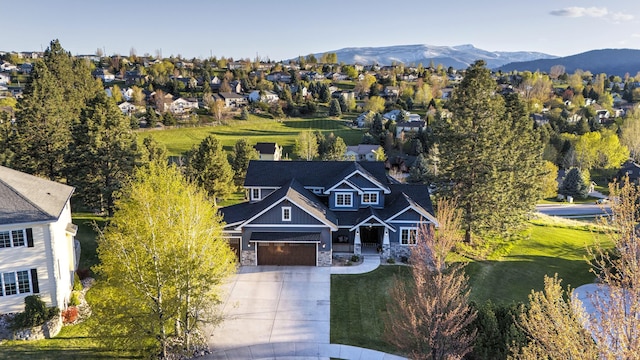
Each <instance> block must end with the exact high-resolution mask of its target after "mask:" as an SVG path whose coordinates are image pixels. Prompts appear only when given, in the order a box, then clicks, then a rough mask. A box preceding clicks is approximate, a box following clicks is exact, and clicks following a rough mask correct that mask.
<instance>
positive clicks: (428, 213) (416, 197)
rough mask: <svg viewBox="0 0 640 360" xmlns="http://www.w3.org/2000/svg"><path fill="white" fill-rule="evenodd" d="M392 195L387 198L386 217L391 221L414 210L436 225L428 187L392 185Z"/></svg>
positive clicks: (386, 219)
mask: <svg viewBox="0 0 640 360" xmlns="http://www.w3.org/2000/svg"><path fill="white" fill-rule="evenodd" d="M389 187H390V188H391V195H389V196H387V198H386V203H385V208H384V217H385V221H390V220H393V219H395V218H396V217H398V216H400V215H401V214H403V213H404V212H406V211H408V210H414V211H416V212H417V213H419V214H420V215H421V216H423V217H425V218H426V219H428V220H429V221H431V222H433V223H434V224H436V226H437V224H438V222H437V220H436V218H435V217H434V216H433V204H432V203H431V197H430V195H429V190H428V187H427V186H424V185H410V184H391V185H389Z"/></svg>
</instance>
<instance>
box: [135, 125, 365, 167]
mask: <svg viewBox="0 0 640 360" xmlns="http://www.w3.org/2000/svg"><path fill="white" fill-rule="evenodd" d="M304 130H312V131H316V130H319V131H321V132H322V133H325V134H328V133H331V132H333V133H334V134H335V135H336V136H339V137H341V138H342V139H343V140H344V141H345V143H347V145H356V144H358V143H360V140H361V139H362V134H363V133H364V132H363V131H362V130H358V129H352V128H350V127H348V126H347V121H345V120H340V119H326V118H323V119H318V118H314V119H301V118H293V119H289V120H284V121H282V122H277V121H275V120H273V119H266V118H262V117H259V116H253V115H251V116H250V118H249V120H229V122H228V125H220V126H205V127H195V128H179V129H169V130H150V131H141V132H140V133H139V140H140V141H142V139H143V138H145V137H147V136H152V137H153V138H155V139H156V140H157V141H158V142H159V143H161V144H164V145H165V146H166V147H167V150H168V151H169V155H181V154H183V153H184V152H185V151H187V150H189V149H191V147H192V146H193V145H194V144H198V143H200V141H202V139H204V138H205V137H207V136H209V135H215V136H216V137H218V139H219V140H220V141H221V142H222V145H223V146H224V149H225V150H227V151H231V149H232V148H233V145H234V144H235V142H236V141H238V139H241V138H245V139H247V140H248V141H249V142H250V143H252V144H255V143H257V142H277V143H278V144H279V145H281V146H283V147H284V151H283V152H284V154H283V155H285V154H288V155H289V157H290V158H293V157H294V156H293V154H292V151H293V145H294V143H295V139H296V136H297V135H298V134H299V133H300V132H301V131H304Z"/></svg>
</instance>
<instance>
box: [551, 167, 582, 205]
mask: <svg viewBox="0 0 640 360" xmlns="http://www.w3.org/2000/svg"><path fill="white" fill-rule="evenodd" d="M588 193H589V188H588V187H587V184H586V183H585V181H584V177H583V176H582V172H581V171H580V170H579V169H578V168H571V169H570V170H569V172H568V173H567V175H565V177H564V179H563V180H562V185H560V188H559V189H558V194H562V195H564V196H572V197H574V198H576V199H586V198H587V194H588Z"/></svg>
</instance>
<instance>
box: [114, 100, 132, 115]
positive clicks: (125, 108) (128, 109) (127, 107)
mask: <svg viewBox="0 0 640 360" xmlns="http://www.w3.org/2000/svg"><path fill="white" fill-rule="evenodd" d="M118 107H119V108H120V111H122V113H123V114H124V115H127V116H131V114H133V113H135V112H136V106H135V105H133V104H132V103H130V102H128V101H125V102H123V103H121V104H119V105H118Z"/></svg>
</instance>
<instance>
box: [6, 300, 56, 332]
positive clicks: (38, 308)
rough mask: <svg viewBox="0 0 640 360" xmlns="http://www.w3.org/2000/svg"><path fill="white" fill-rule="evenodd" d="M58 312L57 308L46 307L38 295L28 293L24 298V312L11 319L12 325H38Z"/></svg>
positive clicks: (17, 326)
mask: <svg viewBox="0 0 640 360" xmlns="http://www.w3.org/2000/svg"><path fill="white" fill-rule="evenodd" d="M58 312H59V310H58V308H55V307H52V308H47V305H46V304H45V303H44V301H42V299H40V296H39V295H29V296H27V297H26V298H24V312H22V313H19V314H17V315H16V316H15V318H14V319H13V327H14V328H15V329H21V328H29V327H34V326H39V325H42V324H44V323H45V322H47V321H49V320H51V318H53V317H54V316H55V315H56V314H57V313H58Z"/></svg>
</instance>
